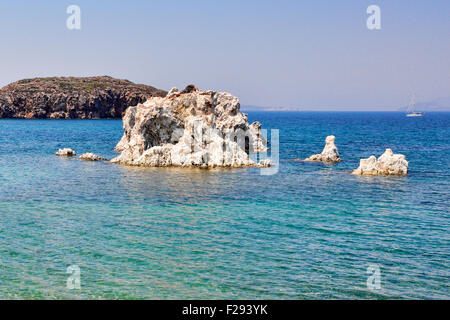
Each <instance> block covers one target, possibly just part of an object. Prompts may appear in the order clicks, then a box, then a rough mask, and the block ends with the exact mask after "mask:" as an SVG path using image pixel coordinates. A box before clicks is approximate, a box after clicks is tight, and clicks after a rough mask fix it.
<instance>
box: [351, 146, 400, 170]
mask: <svg viewBox="0 0 450 320" xmlns="http://www.w3.org/2000/svg"><path fill="white" fill-rule="evenodd" d="M407 173H408V161H406V158H405V156H404V155H403V154H394V153H393V152H392V150H391V149H389V148H387V149H386V151H385V152H384V153H383V154H382V155H381V156H380V157H379V158H378V160H377V158H375V156H370V157H369V158H367V159H361V160H360V163H359V167H358V168H357V169H356V170H354V171H353V174H356V175H364V176H376V175H406V174H407Z"/></svg>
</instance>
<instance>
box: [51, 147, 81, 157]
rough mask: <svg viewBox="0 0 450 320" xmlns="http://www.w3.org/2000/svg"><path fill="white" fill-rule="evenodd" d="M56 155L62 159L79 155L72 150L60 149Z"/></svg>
mask: <svg viewBox="0 0 450 320" xmlns="http://www.w3.org/2000/svg"><path fill="white" fill-rule="evenodd" d="M55 154H56V155H57V156H60V157H74V156H76V155H77V153H76V152H75V151H73V150H72V149H70V148H64V149H59V150H58V152H56V153H55Z"/></svg>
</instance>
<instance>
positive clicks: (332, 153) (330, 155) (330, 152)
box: [305, 136, 342, 162]
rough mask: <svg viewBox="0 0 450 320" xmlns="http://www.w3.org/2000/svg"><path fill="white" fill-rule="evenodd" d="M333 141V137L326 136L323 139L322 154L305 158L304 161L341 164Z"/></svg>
mask: <svg viewBox="0 0 450 320" xmlns="http://www.w3.org/2000/svg"><path fill="white" fill-rule="evenodd" d="M335 139H336V138H335V136H328V137H327V138H326V139H325V147H324V148H323V151H322V153H319V154H314V155H312V156H310V157H309V158H306V159H305V161H322V162H341V161H342V160H341V158H340V157H339V152H338V149H337V147H336V145H335V144H334V141H335Z"/></svg>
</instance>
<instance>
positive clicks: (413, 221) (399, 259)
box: [0, 112, 450, 299]
mask: <svg viewBox="0 0 450 320" xmlns="http://www.w3.org/2000/svg"><path fill="white" fill-rule="evenodd" d="M249 118H250V120H252V121H253V120H259V121H261V122H262V124H263V127H265V128H269V129H270V128H275V129H280V158H281V163H280V168H279V173H278V174H276V175H273V176H261V175H260V171H259V169H256V168H247V169H232V170H200V169H173V168H172V169H161V168H160V169H154V168H131V167H125V166H119V165H113V164H108V163H103V162H98V163H92V162H82V161H77V160H68V159H63V158H59V157H56V156H54V152H55V151H56V150H57V149H58V148H61V147H71V148H73V149H75V150H76V151H77V152H78V154H81V153H84V152H95V153H97V154H100V155H102V156H105V157H108V158H111V157H113V156H115V153H114V152H113V148H114V146H115V144H116V143H117V142H118V141H119V139H120V137H121V135H122V123H121V121H116V120H92V121H91V120H81V121H77V120H32V121H26V120H0V298H1V299H19V298H26V299H29V298H33V299H59V298H76V299H87V298H95V299H111V298H112V299H114V298H121V299H131V298H133V299H134V298H139V299H140V298H143V299H213V298H215V299H235V298H248V299H253V298H266V299H326V298H332V299H336V298H338V299H348V298H363V299H385V298H394V299H397V298H399V299H404V298H426V299H442V298H447V299H448V298H450V285H449V283H450V282H449V280H450V271H449V267H450V259H449V258H450V234H449V230H450V228H449V227H450V223H449V218H450V214H449V205H450V188H449V187H450V171H449V167H450V163H449V162H450V143H449V142H450V140H449V137H450V113H447V114H445V113H430V114H427V115H426V117H423V118H406V117H405V115H404V114H402V113H288V112H287V113H272V112H267V113H255V112H253V113H250V115H249ZM329 134H334V135H336V144H337V146H338V148H339V151H340V153H341V157H342V158H343V159H344V162H342V163H339V164H337V165H332V166H327V165H323V164H318V163H302V162H292V161H289V160H292V159H294V158H305V157H307V156H309V155H311V154H313V153H319V152H320V151H321V150H322V148H323V145H324V139H325V137H326V136H327V135H329ZM386 147H390V148H392V149H393V150H394V152H396V153H403V154H405V155H406V157H407V159H408V160H409V161H410V173H409V174H408V176H407V177H357V176H352V175H351V174H350V172H351V170H352V169H354V168H356V167H357V166H358V162H359V158H361V157H368V156H370V155H371V154H375V155H376V156H379V155H381V154H382V153H383V152H384V150H385V148H386ZM371 264H376V265H378V266H379V267H380V270H381V290H379V291H377V292H373V291H371V290H369V289H368V288H367V286H366V281H367V277H368V276H369V274H367V267H368V266H369V265H371ZM70 265H78V266H79V267H80V269H81V289H80V290H69V289H67V288H66V279H67V277H68V276H69V275H68V274H66V269H67V267H68V266H70Z"/></svg>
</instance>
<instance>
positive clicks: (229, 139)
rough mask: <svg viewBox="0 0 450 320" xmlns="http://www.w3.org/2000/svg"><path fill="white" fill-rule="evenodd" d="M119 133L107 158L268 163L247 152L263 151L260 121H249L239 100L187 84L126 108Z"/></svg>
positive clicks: (141, 163) (148, 161)
mask: <svg viewBox="0 0 450 320" xmlns="http://www.w3.org/2000/svg"><path fill="white" fill-rule="evenodd" d="M123 128H124V135H123V137H122V139H121V140H120V142H119V143H118V144H117V146H116V148H115V150H116V151H118V152H121V154H120V155H119V156H118V157H116V158H114V159H112V160H111V162H115V163H120V164H127V165H139V166H181V167H186V166H200V167H206V168H208V167H241V166H270V162H268V161H261V162H260V163H257V162H256V161H255V160H254V159H252V157H251V156H249V155H251V154H253V153H255V152H266V151H267V150H268V149H267V146H266V145H267V141H266V140H265V139H264V137H263V135H262V132H261V125H260V124H259V123H258V122H255V123H253V124H251V125H249V123H248V121H247V116H246V115H245V114H243V113H241V112H240V104H239V100H238V98H236V97H234V96H232V95H231V94H230V93H225V92H217V91H201V90H198V88H197V87H196V86H194V85H189V86H188V87H186V89H184V90H183V91H182V92H179V91H178V89H176V88H173V89H171V90H170V92H169V94H168V95H167V96H166V97H165V98H160V97H153V98H150V99H149V100H147V101H146V102H145V103H143V104H139V105H137V106H135V107H130V108H128V109H127V111H126V113H125V116H124V118H123Z"/></svg>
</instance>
